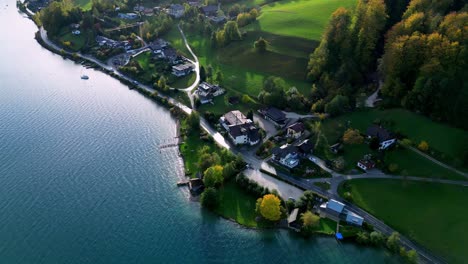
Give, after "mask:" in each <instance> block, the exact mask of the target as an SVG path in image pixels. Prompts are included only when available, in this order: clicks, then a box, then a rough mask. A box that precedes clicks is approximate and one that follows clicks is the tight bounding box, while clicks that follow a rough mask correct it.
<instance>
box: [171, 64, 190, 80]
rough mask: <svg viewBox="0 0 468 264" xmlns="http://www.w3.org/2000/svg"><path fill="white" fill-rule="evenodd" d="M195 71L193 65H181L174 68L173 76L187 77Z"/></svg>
mask: <svg viewBox="0 0 468 264" xmlns="http://www.w3.org/2000/svg"><path fill="white" fill-rule="evenodd" d="M192 71H193V64H192V63H188V62H187V63H184V64H180V65H175V66H172V74H174V75H175V76H177V77H182V76H185V75H188V74H190V73H191V72H192Z"/></svg>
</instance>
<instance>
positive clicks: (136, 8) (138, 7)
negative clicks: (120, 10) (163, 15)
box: [133, 5, 145, 12]
mask: <svg viewBox="0 0 468 264" xmlns="http://www.w3.org/2000/svg"><path fill="white" fill-rule="evenodd" d="M144 10H145V7H144V6H142V5H136V6H134V7H133V11H134V12H143V11H144Z"/></svg>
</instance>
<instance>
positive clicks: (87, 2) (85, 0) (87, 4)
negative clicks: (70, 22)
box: [73, 0, 93, 11]
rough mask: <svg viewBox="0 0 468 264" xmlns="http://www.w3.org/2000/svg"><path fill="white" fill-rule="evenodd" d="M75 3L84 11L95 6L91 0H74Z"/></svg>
mask: <svg viewBox="0 0 468 264" xmlns="http://www.w3.org/2000/svg"><path fill="white" fill-rule="evenodd" d="M73 3H75V5H77V6H79V7H80V8H81V9H82V10H83V11H88V10H91V8H93V1H91V0H73Z"/></svg>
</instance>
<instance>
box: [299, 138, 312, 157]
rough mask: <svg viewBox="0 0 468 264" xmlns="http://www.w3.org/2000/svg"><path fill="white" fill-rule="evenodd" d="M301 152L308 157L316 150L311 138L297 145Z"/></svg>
mask: <svg viewBox="0 0 468 264" xmlns="http://www.w3.org/2000/svg"><path fill="white" fill-rule="evenodd" d="M297 148H298V149H299V152H300V153H301V155H302V156H303V157H307V156H308V155H310V154H312V151H313V150H314V144H313V143H312V141H311V140H310V139H306V140H304V141H302V142H301V143H299V144H298V145H297Z"/></svg>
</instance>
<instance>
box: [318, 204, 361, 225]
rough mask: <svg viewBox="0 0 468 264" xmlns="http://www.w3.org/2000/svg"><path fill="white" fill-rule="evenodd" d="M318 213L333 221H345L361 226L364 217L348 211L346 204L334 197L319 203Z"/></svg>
mask: <svg viewBox="0 0 468 264" xmlns="http://www.w3.org/2000/svg"><path fill="white" fill-rule="evenodd" d="M319 211H320V215H321V216H324V217H328V218H330V219H332V220H335V221H339V220H342V221H346V222H347V223H348V224H353V225H357V226H362V224H363V222H364V218H363V217H362V216H360V215H358V214H355V213H353V212H351V211H349V210H348V209H347V208H346V206H345V205H344V204H343V203H341V202H339V201H337V200H334V199H330V200H329V201H328V202H326V203H324V204H322V205H320V208H319Z"/></svg>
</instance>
